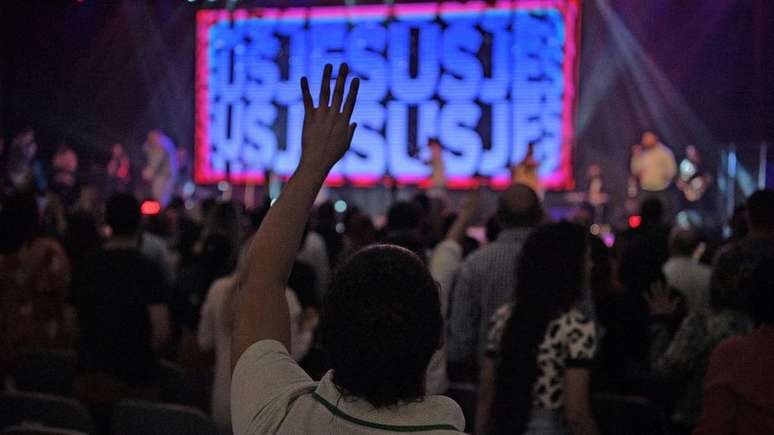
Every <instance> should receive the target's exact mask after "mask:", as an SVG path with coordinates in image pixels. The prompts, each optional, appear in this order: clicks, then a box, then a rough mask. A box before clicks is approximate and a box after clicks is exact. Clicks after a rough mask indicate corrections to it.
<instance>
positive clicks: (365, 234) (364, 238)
mask: <svg viewBox="0 0 774 435" xmlns="http://www.w3.org/2000/svg"><path fill="white" fill-rule="evenodd" d="M346 225H347V229H346V236H347V238H348V239H349V242H350V243H351V244H352V248H353V249H354V250H359V249H360V248H363V247H365V246H368V245H371V244H373V243H375V242H376V227H375V226H374V221H373V220H371V217H370V216H368V215H367V214H365V213H354V214H352V215H351V216H350V217H349V219H347V224H346Z"/></svg>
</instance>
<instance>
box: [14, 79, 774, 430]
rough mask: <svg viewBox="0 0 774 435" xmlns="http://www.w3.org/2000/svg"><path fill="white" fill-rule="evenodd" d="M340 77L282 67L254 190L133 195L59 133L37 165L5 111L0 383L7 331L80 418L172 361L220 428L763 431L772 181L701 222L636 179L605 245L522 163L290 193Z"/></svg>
mask: <svg viewBox="0 0 774 435" xmlns="http://www.w3.org/2000/svg"><path fill="white" fill-rule="evenodd" d="M324 74H325V75H326V76H325V77H324V80H323V82H324V83H327V82H329V80H330V77H331V74H332V71H331V68H330V66H328V67H326V70H325V72H324ZM346 75H347V71H346V66H343V67H342V70H340V71H339V74H338V75H337V76H338V80H337V84H336V86H335V89H334V90H333V93H332V94H331V90H330V89H326V88H327V87H323V89H322V90H321V91H320V96H319V100H318V101H319V106H317V107H315V106H313V103H312V97H311V95H310V93H309V89H308V85H307V84H306V81H305V80H304V81H303V83H302V89H303V91H304V104H305V109H306V118H305V124H304V132H303V154H302V158H301V163H300V164H299V168H298V170H297V172H296V174H295V175H294V177H293V178H292V179H291V180H290V181H289V182H288V183H287V185H286V186H285V188H284V190H283V192H282V194H281V195H280V197H279V199H278V200H277V201H276V203H274V204H273V205H271V202H270V201H269V200H268V199H267V200H266V201H265V202H263V203H261V204H260V205H259V206H257V207H255V208H253V209H247V208H246V207H245V206H244V205H243V204H242V203H240V202H239V201H236V200H233V199H228V200H226V199H222V198H214V197H213V198H205V199H200V200H198V201H197V202H196V203H195V204H191V202H190V201H189V202H188V203H186V202H185V201H183V200H181V199H179V198H175V199H172V200H171V201H170V202H169V204H168V205H167V206H166V207H163V208H162V209H161V210H160V211H158V212H157V213H156V212H153V213H147V212H146V213H143V212H142V211H141V209H143V208H142V207H141V202H140V201H139V200H138V198H136V196H135V195H134V194H133V193H130V190H129V189H128V186H129V184H128V183H130V181H127V180H128V179H127V178H126V177H124V178H121V179H120V180H119V181H117V182H115V183H113V184H110V183H107V184H105V185H103V186H101V188H97V187H98V186H97V185H95V184H93V183H92V184H83V185H79V184H78V182H77V181H76V180H77V177H76V174H77V156H76V155H75V153H74V152H73V150H72V149H70V148H69V147H67V146H66V145H62V146H60V147H59V148H58V149H57V151H56V154H55V155H54V158H53V160H52V164H51V165H50V172H49V173H47V172H46V170H45V168H44V166H45V165H43V164H42V163H41V162H40V161H38V160H37V159H35V158H34V155H35V152H36V150H35V149H36V147H37V145H36V144H35V143H34V133H33V132H32V131H31V130H25V131H23V132H22V133H20V136H18V137H16V138H15V139H14V140H13V141H12V143H11V149H9V150H5V154H7V155H8V157H7V158H5V157H3V158H2V159H1V160H0V161H2V183H3V192H2V203H1V205H0V207H1V209H0V234H1V236H0V331H2V333H0V377H2V379H3V380H4V388H5V389H6V390H14V389H18V388H19V386H18V385H16V383H15V377H14V374H15V373H17V372H18V370H19V369H20V365H21V364H22V361H23V356H24V355H25V354H26V353H28V352H32V351H39V350H46V351H57V352H58V351H74V352H75V354H76V355H77V369H76V371H75V375H74V378H73V380H72V390H71V394H72V397H74V398H75V399H77V400H79V401H80V402H81V403H83V404H85V405H86V406H87V407H88V408H89V409H90V410H91V412H92V415H93V417H94V419H95V422H96V423H97V426H98V428H99V430H100V432H102V433H109V431H110V422H111V413H112V409H113V406H114V405H115V404H116V403H117V402H118V401H120V400H122V399H126V398H135V399H141V400H146V401H155V402H158V401H167V400H169V398H168V397H167V395H166V393H165V385H167V384H168V382H167V381H166V377H167V376H168V371H169V370H168V368H169V367H170V366H174V367H177V368H178V369H179V370H180V372H181V373H182V378H183V380H184V385H185V387H186V391H187V394H186V395H184V396H185V397H183V398H182V399H183V400H181V402H183V404H185V405H188V406H192V407H198V408H200V409H202V410H203V411H205V412H207V413H208V414H209V415H210V416H211V417H212V419H213V420H214V422H215V424H216V425H217V428H218V430H219V431H220V432H221V433H222V434H230V433H232V432H233V433H238V434H243V433H275V432H279V433H389V432H406V431H414V432H421V431H431V432H432V433H460V432H464V431H468V432H472V433H476V434H482V435H483V434H521V433H527V434H567V433H571V434H606V433H637V432H635V431H633V430H629V429H623V427H625V424H626V422H625V420H626V419H625V418H622V419H621V420H620V421H611V419H613V416H614V415H619V416H620V415H621V414H620V412H618V413H616V412H613V410H612V408H610V404H611V403H617V404H618V405H621V407H623V408H626V409H627V410H628V411H627V412H631V413H632V415H638V416H639V417H638V418H640V419H641V418H642V416H643V415H647V416H650V418H652V419H658V418H662V419H663V421H664V423H665V428H664V432H662V433H672V434H690V433H694V434H770V433H774V393H772V391H774V372H772V370H771V367H774V191H772V190H761V191H757V192H755V193H753V194H752V195H751V196H750V197H749V198H747V199H746V201H745V202H744V204H742V205H741V206H740V207H741V208H740V209H739V210H738V212H737V214H736V215H735V217H734V221H733V222H732V229H733V230H734V231H733V236H732V237H731V238H729V239H728V240H726V241H725V242H724V243H722V244H720V245H718V244H714V243H711V241H710V240H711V239H709V238H708V237H706V235H705V234H702V232H701V231H700V230H697V229H693V228H682V227H672V226H670V223H669V222H667V221H666V220H664V219H663V210H662V204H660V203H659V202H658V200H646V201H644V202H643V203H642V206H641V207H642V212H641V214H640V215H641V217H642V221H641V224H640V225H639V226H638V227H636V228H627V229H624V230H622V231H620V232H618V233H617V234H616V238H615V243H614V244H612V246H608V245H607V244H605V243H604V242H603V241H602V240H601V239H600V238H599V237H597V236H594V235H592V234H591V233H590V232H589V228H587V227H584V226H582V225H580V224H579V223H576V222H572V221H571V220H563V221H558V222H557V221H551V220H550V219H549V218H548V217H547V213H546V210H545V209H544V207H543V205H542V199H541V196H540V195H539V194H538V193H536V192H535V190H533V188H531V187H529V186H528V185H526V184H521V183H514V184H513V185H511V186H510V187H509V188H507V189H506V190H504V191H502V192H498V193H493V195H497V196H498V202H497V207H496V211H495V212H494V213H492V215H491V216H486V215H485V214H486V213H485V211H486V210H485V207H484V206H483V205H482V204H483V201H482V198H481V195H482V194H483V192H482V191H476V192H473V193H471V194H470V195H468V197H466V198H465V199H464V201H462V202H461V203H460V204H459V205H458V206H455V205H453V204H452V201H451V200H450V199H449V198H450V197H449V196H447V195H446V194H445V193H444V191H443V189H442V188H434V189H433V190H432V191H431V192H427V193H425V192H421V191H419V193H417V194H416V195H415V196H414V197H412V198H410V199H407V200H401V201H398V202H395V203H394V204H391V205H390V207H389V210H388V212H387V213H386V216H385V218H386V219H384V222H385V223H384V225H383V226H379V225H376V223H375V222H377V221H379V220H378V219H376V217H375V216H369V215H368V214H367V213H366V211H364V210H363V209H361V208H358V207H356V206H355V205H354V204H349V207H348V209H347V210H346V212H341V213H340V212H338V211H337V210H336V209H335V208H334V207H333V204H332V203H330V202H324V203H322V204H319V205H317V206H314V207H313V206H312V204H313V201H314V199H315V197H316V195H317V192H318V190H319V188H320V186H321V184H322V181H323V179H324V178H325V175H326V174H327V172H328V171H329V170H330V168H331V167H332V166H333V164H335V163H336V161H338V159H339V158H341V156H342V155H343V154H344V152H346V150H347V148H348V146H349V141H350V140H351V136H352V132H353V131H354V128H355V126H354V125H350V124H349V116H350V115H351V113H352V110H353V107H354V105H355V96H356V94H357V86H358V82H357V79H355V80H353V81H352V82H351V83H352V84H351V85H350V91H349V93H348V94H346V95H345V92H344V88H345V86H344V78H346ZM119 147H120V146H116V147H114V149H113V154H114V156H113V158H114V159H118V160H117V161H116V163H115V165H113V166H115V167H113V166H111V167H110V168H109V169H110V171H113V172H120V171H121V170H122V169H121V165H122V163H121V161H120V160H121V159H120V157H121V156H120V154H121V153H123V151H122V149H120V148H119ZM111 173H112V172H111ZM103 197H104V198H105V200H104V201H103V200H102V199H100V198H103ZM310 209H311V210H312V211H311V217H309V216H310V215H309V210H310ZM474 225H480V226H486V235H487V236H486V238H475V237H471V234H476V233H475V232H474V231H471V227H472V226H474ZM616 409H619V411H620V409H621V408H620V407H619V408H616ZM632 421H641V420H638V419H637V418H631V419H630V421H629V423H631V422H632ZM622 425H624V426H622ZM611 427H612V429H611ZM616 427H618V429H616Z"/></svg>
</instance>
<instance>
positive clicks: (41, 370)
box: [12, 350, 77, 396]
mask: <svg viewBox="0 0 774 435" xmlns="http://www.w3.org/2000/svg"><path fill="white" fill-rule="evenodd" d="M76 364H77V356H76V354H75V352H72V351H64V350H62V351H57V350H29V351H25V352H23V353H22V354H21V355H20V356H19V360H18V364H17V365H16V368H15V369H14V370H13V373H12V377H13V381H14V384H15V386H16V389H17V390H20V391H32V392H36V393H48V394H56V395H59V396H69V395H71V394H72V390H73V378H74V377H75V368H76Z"/></svg>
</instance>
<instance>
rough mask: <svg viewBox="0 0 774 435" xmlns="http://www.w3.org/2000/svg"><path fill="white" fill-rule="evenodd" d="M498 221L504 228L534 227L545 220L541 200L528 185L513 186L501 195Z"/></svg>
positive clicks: (518, 184)
mask: <svg viewBox="0 0 774 435" xmlns="http://www.w3.org/2000/svg"><path fill="white" fill-rule="evenodd" d="M497 219H498V221H499V223H500V225H501V226H502V227H503V228H519V227H527V228H528V227H534V226H535V225H538V224H539V223H540V221H541V220H542V219H543V206H542V205H541V204H540V198H538V195H537V193H535V191H534V190H532V188H531V187H529V186H527V185H526V184H521V183H516V184H513V185H511V186H510V187H509V188H508V189H506V190H505V191H503V192H502V193H501V194H500V198H499V200H498V205H497Z"/></svg>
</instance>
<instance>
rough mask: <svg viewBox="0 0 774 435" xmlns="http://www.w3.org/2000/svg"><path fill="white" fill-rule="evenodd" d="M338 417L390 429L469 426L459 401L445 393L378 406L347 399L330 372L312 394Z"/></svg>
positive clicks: (446, 429)
mask: <svg viewBox="0 0 774 435" xmlns="http://www.w3.org/2000/svg"><path fill="white" fill-rule="evenodd" d="M312 398H313V399H314V400H315V401H317V402H318V403H320V404H321V405H323V406H324V407H325V408H326V409H328V411H330V412H331V413H332V414H333V415H334V416H336V417H338V418H341V419H343V420H346V421H348V422H349V423H353V424H356V425H359V426H363V427H368V428H372V429H379V430H385V431H389V432H402V433H406V432H414V433H415V432H430V431H440V430H445V431H459V432H462V431H463V430H464V429H465V417H463V415H462V411H461V410H460V408H459V406H458V405H457V403H455V402H454V401H453V400H452V399H450V398H448V397H444V396H427V397H425V398H424V399H423V400H422V401H419V402H411V403H405V404H401V405H399V406H397V407H390V408H374V407H373V405H371V404H370V403H368V402H367V401H365V400H362V399H358V398H344V397H343V396H342V395H341V392H340V390H339V388H338V387H337V386H336V385H335V384H334V383H333V372H332V371H330V372H328V373H327V374H326V375H325V376H324V377H323V378H322V379H321V380H320V383H319V384H318V386H317V389H316V390H315V392H314V393H313V394H312Z"/></svg>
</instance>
